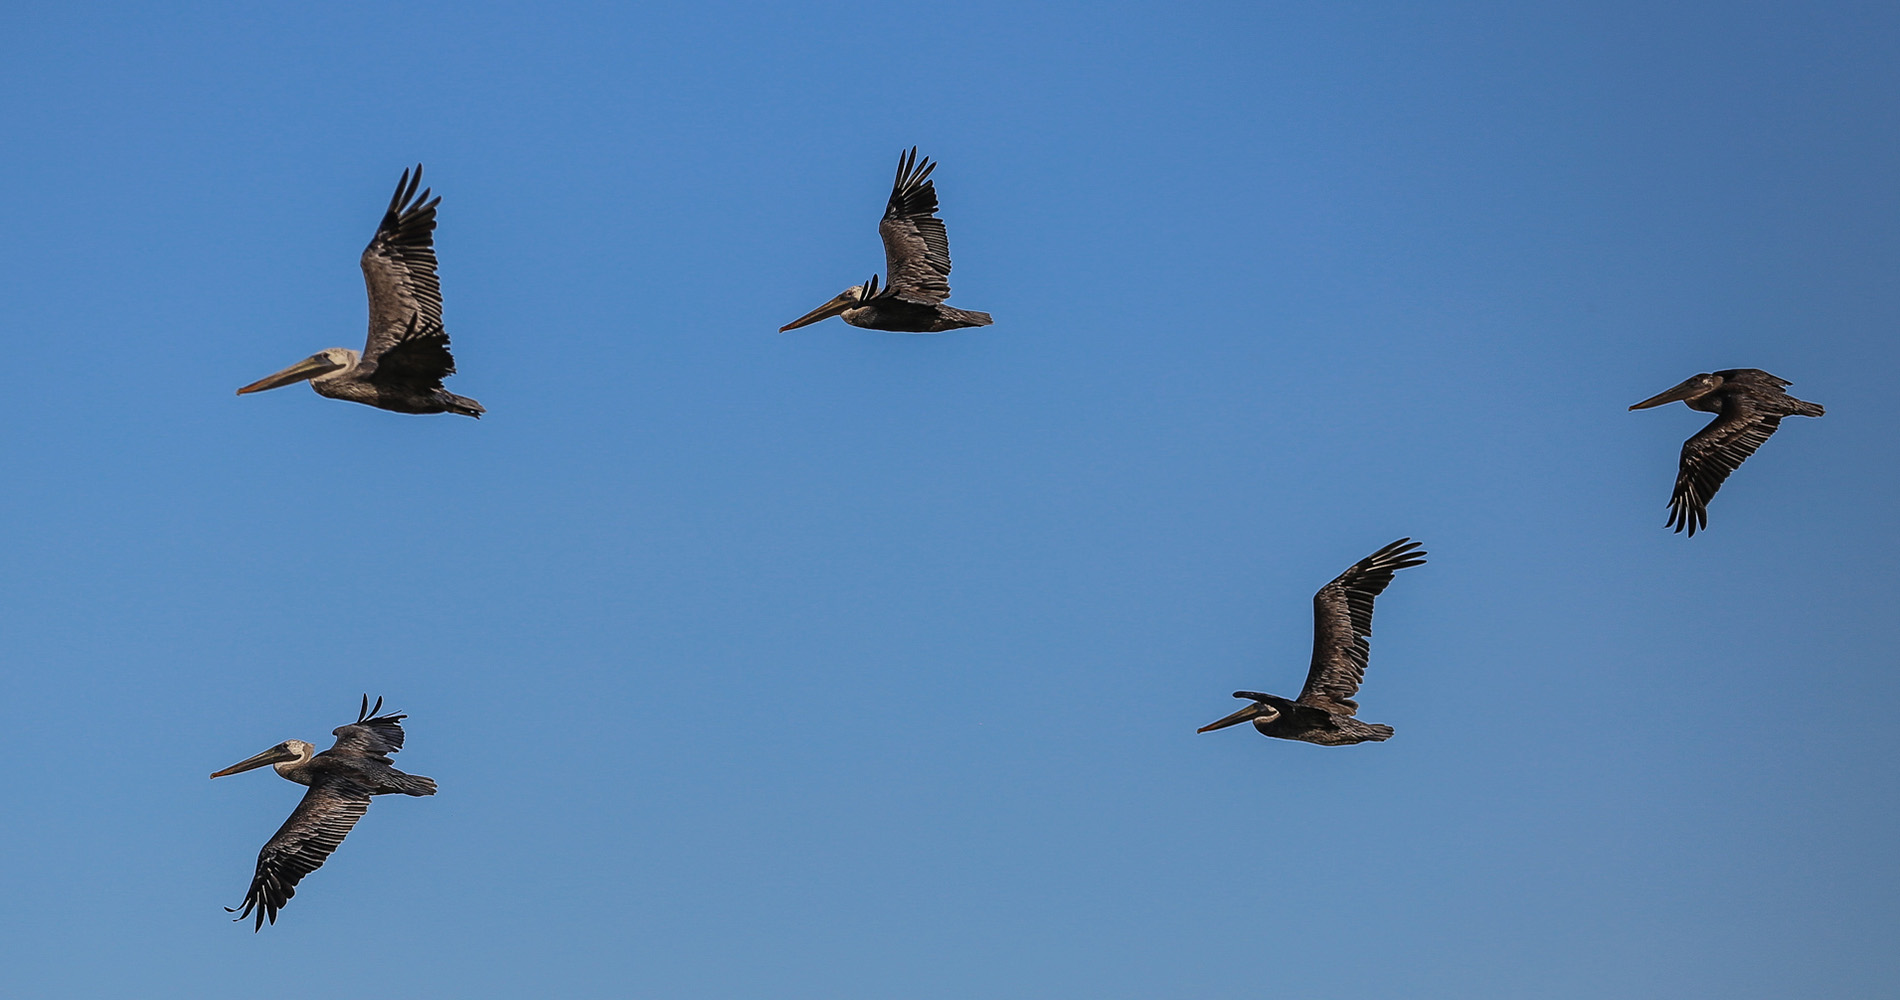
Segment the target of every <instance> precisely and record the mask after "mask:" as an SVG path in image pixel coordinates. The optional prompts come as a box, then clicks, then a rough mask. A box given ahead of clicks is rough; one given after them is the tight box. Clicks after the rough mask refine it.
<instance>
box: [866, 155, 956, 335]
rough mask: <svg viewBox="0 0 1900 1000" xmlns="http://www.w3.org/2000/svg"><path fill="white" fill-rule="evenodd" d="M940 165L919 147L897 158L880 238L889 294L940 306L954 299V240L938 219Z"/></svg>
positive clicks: (878, 225)
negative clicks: (934, 174)
mask: <svg viewBox="0 0 1900 1000" xmlns="http://www.w3.org/2000/svg"><path fill="white" fill-rule="evenodd" d="M935 169H937V165H936V164H935V163H932V162H931V161H930V158H929V157H925V158H924V159H923V161H922V162H921V163H920V162H918V160H917V147H915V146H912V147H911V148H910V152H908V153H905V154H904V155H902V156H900V157H898V158H897V179H896V180H895V181H893V182H892V184H891V200H890V203H889V204H888V205H886V206H885V208H884V218H883V220H882V221H880V222H879V223H878V224H877V234H878V235H879V236H882V237H884V269H885V272H886V273H887V274H888V275H889V279H888V280H887V281H886V282H885V284H886V286H887V289H886V291H885V294H886V295H895V296H897V297H898V298H901V299H908V300H910V301H912V302H919V303H923V304H925V305H936V304H937V303H939V302H942V301H943V300H944V299H947V298H949V297H950V236H949V234H948V233H945V232H944V229H943V220H942V219H939V218H937V184H936V182H935V181H933V180H931V179H930V172H931V171H933V170H935Z"/></svg>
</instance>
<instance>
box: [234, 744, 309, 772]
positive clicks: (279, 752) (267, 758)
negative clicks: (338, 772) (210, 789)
mask: <svg viewBox="0 0 1900 1000" xmlns="http://www.w3.org/2000/svg"><path fill="white" fill-rule="evenodd" d="M316 749H317V748H316V747H313V746H311V745H310V744H308V743H305V742H304V741H302V740H285V741H283V742H282V743H279V744H277V745H276V746H274V747H271V748H270V749H269V750H266V751H264V752H263V753H260V754H258V755H257V756H255V757H246V758H244V759H243V760H240V761H238V762H237V763H235V764H232V765H231V766H230V767H227V768H225V769H224V770H222V771H213V772H211V776H212V777H213V778H222V777H224V776H225V775H227V774H237V773H238V772H240V771H249V770H250V769H252V768H254V767H263V766H264V765H266V764H273V765H276V764H291V763H296V764H301V763H303V762H304V761H307V760H309V759H310V755H311V754H313V753H315V752H316ZM277 773H279V774H282V773H283V769H282V768H281V767H280V768H278V772H277Z"/></svg>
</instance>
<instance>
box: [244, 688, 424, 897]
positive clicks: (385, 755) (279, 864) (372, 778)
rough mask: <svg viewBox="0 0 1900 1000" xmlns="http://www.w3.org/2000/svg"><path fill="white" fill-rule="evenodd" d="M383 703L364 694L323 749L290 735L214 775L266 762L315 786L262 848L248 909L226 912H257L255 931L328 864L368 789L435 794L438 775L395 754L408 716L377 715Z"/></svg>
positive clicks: (385, 792)
mask: <svg viewBox="0 0 1900 1000" xmlns="http://www.w3.org/2000/svg"><path fill="white" fill-rule="evenodd" d="M382 708H383V700H382V699H381V698H378V699H376V706H375V707H374V708H371V707H370V703H369V697H368V696H367V695H365V696H364V697H363V705H362V708H361V710H360V711H358V712H357V716H356V721H355V722H353V723H351V724H350V725H347V726H339V727H337V728H336V729H335V730H334V731H333V734H334V735H335V736H336V744H335V745H334V746H332V747H331V748H330V749H328V750H325V751H323V752H322V753H318V754H314V755H313V753H312V751H313V750H315V749H316V748H315V747H312V746H311V745H310V744H308V743H305V742H304V741H302V740H285V741H284V742H282V743H279V744H278V745H276V746H274V747H271V748H270V749H269V750H266V751H264V752H263V753H260V754H258V755H257V756H255V757H251V758H248V759H246V760H242V761H239V762H238V763H236V764H233V765H231V766H230V767H227V768H225V769H224V770H222V771H218V772H216V773H214V774H212V775H211V776H212V777H213V778H218V777H222V776H224V775H227V774H237V773H238V772H240V771H248V770H251V769H252V768H257V767H263V766H265V765H267V764H268V765H271V766H272V767H273V768H274V769H275V770H276V771H277V773H278V774H280V775H282V776H283V777H285V778H287V779H289V780H291V781H295V782H297V783H298V784H300V785H308V786H310V790H309V791H308V792H305V793H304V796H303V801H301V802H299V803H297V808H296V809H294V810H292V811H291V814H290V818H289V819H287V820H285V821H284V825H283V826H281V827H279V828H278V829H277V833H276V834H275V835H273V836H272V837H271V839H270V841H269V842H268V843H266V844H265V845H264V849H263V850H261V851H259V852H258V853H257V870H256V872H255V874H253V875H252V877H251V888H250V891H248V892H247V893H245V896H244V906H243V908H242V909H231V908H230V907H226V908H225V910H226V912H229V913H235V914H237V915H238V916H237V919H239V920H243V919H245V918H246V917H252V918H254V919H255V921H256V923H255V925H254V927H253V930H262V929H263V927H264V922H265V921H266V920H268V921H270V922H271V923H273V924H275V923H276V922H277V911H279V910H281V909H283V907H284V904H285V903H288V902H289V901H290V898H291V897H292V896H295V895H296V894H297V883H298V882H300V881H302V879H303V877H304V876H305V875H308V874H310V873H311V872H313V871H316V870H317V869H318V868H320V867H322V866H323V862H324V861H325V860H327V859H328V858H329V857H330V854H331V853H332V852H334V851H335V850H336V849H337V846H338V845H340V844H342V843H343V838H344V837H347V836H349V833H350V830H351V829H352V828H354V827H355V826H356V821H357V820H359V819H362V818H363V814H364V813H365V812H367V811H368V810H369V800H370V796H372V795H391V794H396V793H401V794H404V795H434V794H435V781H434V780H433V779H431V778H425V777H422V776H421V775H416V774H404V773H403V772H401V771H398V770H396V768H395V766H394V762H393V761H391V760H390V759H389V755H390V754H393V753H395V752H396V751H398V750H401V749H402V737H403V733H402V720H404V719H406V718H408V716H406V715H401V714H394V715H377V714H376V713H378V712H380V711H382Z"/></svg>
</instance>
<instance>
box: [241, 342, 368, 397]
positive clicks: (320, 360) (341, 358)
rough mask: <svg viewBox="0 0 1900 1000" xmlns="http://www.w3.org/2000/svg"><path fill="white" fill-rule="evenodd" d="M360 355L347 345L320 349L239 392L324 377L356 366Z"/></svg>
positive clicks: (261, 390)
mask: <svg viewBox="0 0 1900 1000" xmlns="http://www.w3.org/2000/svg"><path fill="white" fill-rule="evenodd" d="M359 357H361V355H359V354H357V353H356V352H355V351H352V350H350V349H349V348H347V347H332V348H330V349H328V350H323V351H318V352H317V353H315V354H312V355H311V356H309V357H307V358H305V359H303V360H302V361H299V362H297V363H296V364H294V365H291V366H290V367H289V368H286V369H284V370H283V371H280V372H278V373H276V374H274V375H266V376H264V377H263V378H260V379H258V380H257V381H255V382H252V383H251V384H250V385H247V386H245V387H244V388H242V389H239V390H238V391H237V394H238V395H240V396H242V395H244V394H245V393H247V392H263V391H264V390H265V389H277V388H280V387H282V386H286V385H289V384H291V383H292V382H301V381H303V380H304V379H310V378H322V377H323V376H325V375H328V374H330V373H331V372H336V371H342V370H343V369H345V368H350V367H354V366H355V364H356V361H357V359H358V358H359Z"/></svg>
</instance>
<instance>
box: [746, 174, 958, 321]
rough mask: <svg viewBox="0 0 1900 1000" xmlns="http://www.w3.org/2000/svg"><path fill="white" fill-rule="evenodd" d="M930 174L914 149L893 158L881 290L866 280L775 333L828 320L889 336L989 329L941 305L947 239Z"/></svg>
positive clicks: (882, 226) (882, 227) (945, 294)
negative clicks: (894, 170)
mask: <svg viewBox="0 0 1900 1000" xmlns="http://www.w3.org/2000/svg"><path fill="white" fill-rule="evenodd" d="M936 169H937V165H936V164H935V163H932V162H931V161H930V159H929V158H927V157H926V158H925V159H923V160H922V161H921V162H920V161H919V160H918V159H917V147H915V146H912V147H911V148H910V152H908V153H904V154H902V155H900V156H899V157H898V158H897V177H896V179H895V180H893V181H892V182H891V197H890V200H889V201H888V202H886V203H885V206H884V217H883V218H882V219H881V220H879V221H878V224H877V233H878V235H879V236H880V237H882V238H883V240H884V270H885V273H886V274H887V275H889V279H888V280H887V281H885V282H884V283H883V286H882V289H881V290H880V286H879V281H878V278H877V276H876V275H872V276H871V280H869V281H867V282H865V283H864V284H862V285H857V286H854V287H851V288H847V289H845V290H844V291H843V292H840V293H839V294H838V295H837V296H836V297H834V298H833V299H832V300H831V301H829V302H827V303H825V304H824V305H822V306H819V307H818V308H816V309H813V310H812V311H811V312H808V313H806V314H805V315H803V316H800V317H799V318H797V319H795V320H793V321H791V322H790V323H787V324H785V325H784V326H782V327H780V328H779V332H780V333H784V332H785V331H787V330H796V329H798V328H799V327H801V326H808V325H810V324H812V323H816V322H818V321H820V320H824V319H829V318H831V317H833V316H841V317H843V318H844V321H845V322H846V323H849V324H851V325H852V326H857V327H863V328H865V329H867V330H887V331H890V332H893V333H942V332H944V331H946V330H957V329H961V328H963V327H969V326H988V325H990V323H991V320H990V314H989V313H983V312H973V311H971V310H968V309H956V308H953V307H951V306H946V305H944V304H943V301H944V300H945V299H947V298H949V297H950V236H949V234H948V233H947V232H946V231H945V230H944V228H943V220H942V219H939V218H937V185H936V182H935V181H933V180H931V179H930V174H931V172H932V171H934V170H936Z"/></svg>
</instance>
